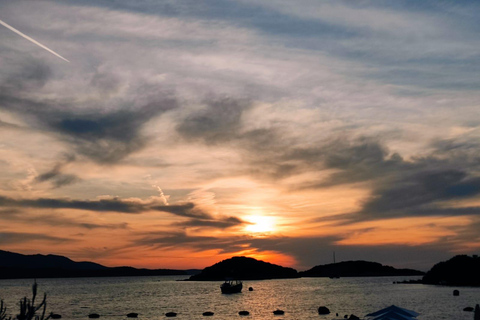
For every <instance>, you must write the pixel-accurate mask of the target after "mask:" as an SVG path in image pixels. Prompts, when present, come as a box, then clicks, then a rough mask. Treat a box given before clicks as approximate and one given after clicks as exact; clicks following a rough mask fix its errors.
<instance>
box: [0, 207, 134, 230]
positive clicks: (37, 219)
mask: <svg viewBox="0 0 480 320" xmlns="http://www.w3.org/2000/svg"><path fill="white" fill-rule="evenodd" d="M0 219H1V220H5V221H9V222H11V221H17V222H23V223H27V224H28V225H30V226H32V225H48V226H55V227H77V228H84V229H89V230H92V229H127V228H128V223H105V224H98V223H89V222H82V221H80V220H75V219H70V218H67V217H65V216H63V215H60V214H35V215H32V214H30V213H28V212H24V211H21V210H9V209H7V210H0Z"/></svg>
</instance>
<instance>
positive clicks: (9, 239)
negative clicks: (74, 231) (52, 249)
mask: <svg viewBox="0 0 480 320" xmlns="http://www.w3.org/2000/svg"><path fill="white" fill-rule="evenodd" d="M31 241H47V242H50V243H64V242H72V241H74V240H72V239H67V238H61V237H54V236H48V235H45V234H38V233H22V232H5V231H0V244H1V245H11V244H21V243H25V242H31Z"/></svg>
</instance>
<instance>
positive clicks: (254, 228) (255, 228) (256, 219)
mask: <svg viewBox="0 0 480 320" xmlns="http://www.w3.org/2000/svg"><path fill="white" fill-rule="evenodd" d="M246 220H247V221H248V222H250V224H249V225H248V226H246V227H245V230H246V231H248V232H253V233H267V232H272V231H274V230H275V219H274V218H273V217H269V216H260V215H255V216H250V217H248V218H246Z"/></svg>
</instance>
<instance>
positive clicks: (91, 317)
mask: <svg viewBox="0 0 480 320" xmlns="http://www.w3.org/2000/svg"><path fill="white" fill-rule="evenodd" d="M88 317H89V318H90V319H97V318H100V315H99V314H98V313H90V314H89V315H88Z"/></svg>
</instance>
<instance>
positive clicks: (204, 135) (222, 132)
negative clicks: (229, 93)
mask: <svg viewBox="0 0 480 320" xmlns="http://www.w3.org/2000/svg"><path fill="white" fill-rule="evenodd" d="M249 108H251V102H250V101H247V100H238V99H233V98H224V99H211V100H209V101H207V102H205V108H204V109H202V110H201V111H199V112H197V113H194V114H190V115H188V116H187V117H186V118H184V119H183V120H182V121H181V122H180V123H179V124H178V125H177V132H178V133H179V134H180V135H181V136H182V137H184V138H186V139H188V140H202V141H204V142H205V143H207V144H215V143H222V142H227V141H229V140H232V139H234V138H236V137H237V135H238V131H239V129H240V128H241V120H242V114H243V113H244V112H245V111H246V110H248V109H249Z"/></svg>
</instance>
